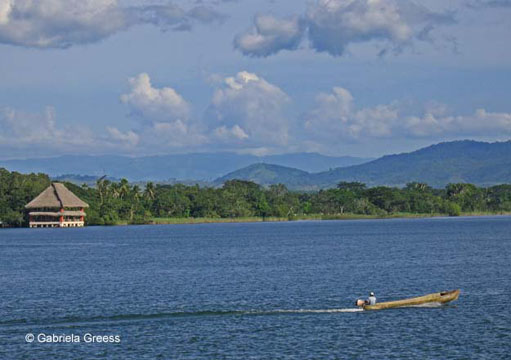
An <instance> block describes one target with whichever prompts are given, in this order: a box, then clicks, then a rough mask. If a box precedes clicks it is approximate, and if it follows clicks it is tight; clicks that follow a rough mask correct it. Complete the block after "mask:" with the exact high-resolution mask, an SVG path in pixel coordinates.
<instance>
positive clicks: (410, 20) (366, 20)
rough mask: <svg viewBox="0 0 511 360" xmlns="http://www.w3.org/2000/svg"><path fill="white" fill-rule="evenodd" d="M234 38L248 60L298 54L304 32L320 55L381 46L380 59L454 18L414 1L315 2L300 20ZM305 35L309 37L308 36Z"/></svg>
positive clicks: (273, 22) (266, 26) (266, 25)
mask: <svg viewBox="0 0 511 360" xmlns="http://www.w3.org/2000/svg"><path fill="white" fill-rule="evenodd" d="M258 19H259V18H257V17H256V21H255V26H254V28H253V29H252V30H251V31H250V32H248V33H245V34H242V35H238V36H237V37H236V38H235V47H236V48H238V49H239V50H240V51H242V53H244V54H246V55H250V56H268V55H271V54H276V53H277V52H279V51H280V50H283V49H295V48H296V47H297V45H298V43H299V42H300V40H301V38H302V34H304V32H305V33H306V34H307V35H308V38H309V42H310V45H311V47H312V48H313V49H314V50H316V51H318V52H326V53H329V54H331V55H333V56H341V55H343V54H344V53H345V51H346V48H347V47H348V46H349V45H351V44H355V43H363V42H370V41H378V42H380V43H381V45H382V49H381V53H382V54H383V53H385V52H386V51H387V50H388V49H392V50H394V51H396V52H399V51H401V50H402V49H403V48H404V47H405V46H408V45H410V44H412V43H413V42H414V41H416V40H422V41H430V40H431V36H430V34H431V32H432V30H433V29H434V28H435V27H437V26H438V25H444V24H450V23H453V22H454V18H453V15H452V14H451V13H436V12H433V11H431V10H429V9H427V8H426V7H424V6H422V5H420V4H416V3H414V2H413V1H410V0H317V1H316V2H315V3H313V4H311V5H310V6H309V8H308V9H307V11H306V13H305V15H304V16H303V17H302V18H301V20H298V19H294V20H293V21H290V20H278V19H276V18H274V17H272V16H266V17H261V19H267V20H266V22H263V23H262V25H261V24H259V23H258ZM305 29H306V31H305Z"/></svg>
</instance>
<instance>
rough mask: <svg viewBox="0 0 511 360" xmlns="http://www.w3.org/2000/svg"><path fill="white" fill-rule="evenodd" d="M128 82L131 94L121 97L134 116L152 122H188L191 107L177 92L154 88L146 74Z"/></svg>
mask: <svg viewBox="0 0 511 360" xmlns="http://www.w3.org/2000/svg"><path fill="white" fill-rule="evenodd" d="M128 81H129V84H130V86H131V92H130V93H129V94H124V95H121V101H122V102H123V103H125V104H127V105H129V106H130V108H131V110H132V111H133V113H134V114H136V115H138V116H140V117H142V118H144V119H146V120H149V121H151V122H154V121H160V122H165V121H167V122H172V121H176V120H181V121H186V120H188V118H189V116H190V105H189V104H188V102H187V101H186V100H185V99H184V98H183V97H182V96H181V95H180V94H178V93H177V92H176V90H174V89H172V88H170V87H163V88H161V89H158V88H154V87H153V86H152V84H151V78H150V77H149V75H148V74H146V73H141V74H139V75H137V76H136V77H133V78H130V79H129V80H128Z"/></svg>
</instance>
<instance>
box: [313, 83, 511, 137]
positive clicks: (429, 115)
mask: <svg viewBox="0 0 511 360" xmlns="http://www.w3.org/2000/svg"><path fill="white" fill-rule="evenodd" d="M303 120H304V127H305V130H306V131H307V132H308V134H310V135H311V137H312V138H315V139H316V140H322V141H334V140H336V139H344V140H347V141H358V140H361V139H368V138H382V137H396V138H399V137H415V138H428V137H429V138H434V137H445V136H447V137H460V136H469V137H479V136H500V135H503V134H504V135H508V134H511V114H509V113H490V112H487V111H486V110H484V109H479V110H476V111H475V113H474V114H472V115H457V116H454V115H448V114H447V110H446V107H445V106H444V105H442V104H437V105H436V106H432V107H429V108H428V109H427V110H426V111H425V112H424V113H423V114H422V115H409V114H407V111H406V110H405V109H404V108H403V107H401V106H400V105H399V104H398V103H392V104H384V105H378V106H374V107H367V108H361V109H357V108H356V107H355V103H354V98H353V96H352V94H351V93H350V92H349V91H348V90H346V89H344V88H340V87H336V88H334V89H333V90H332V92H331V93H321V94H319V95H318V96H317V98H316V106H315V107H314V109H312V110H311V111H309V112H307V113H306V114H304V116H303Z"/></svg>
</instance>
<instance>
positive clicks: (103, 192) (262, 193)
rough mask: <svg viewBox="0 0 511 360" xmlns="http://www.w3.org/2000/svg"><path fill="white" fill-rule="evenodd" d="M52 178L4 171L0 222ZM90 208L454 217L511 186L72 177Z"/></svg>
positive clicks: (488, 209)
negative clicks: (298, 186) (138, 181)
mask: <svg viewBox="0 0 511 360" xmlns="http://www.w3.org/2000/svg"><path fill="white" fill-rule="evenodd" d="M49 184H50V180H49V178H48V176H46V175H43V174H37V175H35V174H30V175H22V174H19V173H14V172H13V173H11V172H8V171H6V170H3V169H0V221H1V222H2V223H3V225H4V226H22V225H25V224H26V221H27V216H26V212H25V210H24V205H25V204H26V203H28V202H29V201H30V200H31V199H32V198H34V197H35V196H37V195H38V194H39V193H40V192H41V191H42V190H44V189H45V188H46V187H47V186H48V185H49ZM66 186H67V187H68V189H69V190H71V191H72V192H74V193H75V194H76V195H77V196H79V197H80V198H81V199H82V200H84V201H86V202H87V203H88V204H89V205H90V208H88V209H87V210H86V212H87V218H86V221H87V223H88V224H89V225H104V224H109V225H110V224H111V225H114V224H119V223H129V224H145V223H152V222H153V221H154V220H155V219H156V218H173V219H189V218H210V219H236V218H245V217H260V218H263V219H264V218H268V217H276V218H286V219H290V220H292V219H296V218H310V217H314V218H322V219H329V218H339V217H343V216H346V215H349V214H353V215H372V216H381V217H385V216H394V215H396V216H406V214H418V215H438V214H444V215H450V216H457V215H460V214H462V213H480V212H484V213H495V214H498V213H505V212H511V185H499V186H493V187H489V188H480V187H477V186H475V185H471V184H465V183H456V184H449V185H448V186H447V187H445V188H444V189H434V188H431V187H430V186H428V185H426V184H423V183H409V184H408V185H407V186H405V187H404V188H393V187H384V186H379V187H372V188H368V187H366V185H364V184H362V183H359V182H340V183H339V184H337V186H336V187H335V188H332V189H328V190H321V191H318V192H295V191H290V190H288V189H287V188H286V186H284V185H281V184H279V185H271V186H269V187H267V188H265V187H262V186H260V185H257V184H255V183H253V182H249V181H242V180H229V181H227V182H226V183H225V184H224V185H223V186H222V187H220V188H213V187H199V186H186V185H182V184H177V185H155V184H153V183H147V184H146V186H145V187H141V186H139V185H133V184H130V183H129V182H128V181H127V180H125V179H123V180H121V181H119V182H111V181H109V180H106V179H101V180H99V181H98V182H97V184H96V186H95V187H89V186H87V185H83V186H77V185H74V184H70V183H66Z"/></svg>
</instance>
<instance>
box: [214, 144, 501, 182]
mask: <svg viewBox="0 0 511 360" xmlns="http://www.w3.org/2000/svg"><path fill="white" fill-rule="evenodd" d="M295 170H296V169H289V168H282V167H277V168H270V167H268V166H267V165H264V166H263V164H257V165H253V166H252V167H249V168H245V169H241V170H239V171H235V172H232V173H230V174H228V175H227V176H226V177H223V178H220V179H218V181H221V180H222V179H224V178H227V179H233V178H238V179H249V177H247V175H250V180H252V181H255V182H258V183H260V184H265V185H266V184H271V183H279V182H281V183H283V184H286V185H287V186H289V187H290V188H292V189H320V188H329V187H334V186H336V184H337V183H339V182H340V181H360V182H363V183H365V184H367V185H369V186H378V185H388V186H404V185H406V184H407V183H409V182H413V181H418V182H424V183H427V184H429V185H431V186H434V187H444V186H445V185H447V184H448V183H455V182H468V183H473V184H477V185H480V186H491V185H496V184H502V183H511V141H507V142H496V143H485V142H477V141H469V140H465V141H454V142H446V143H440V144H437V145H432V146H429V147H426V148H423V149H420V150H417V151H414V152H410V153H403V154H397V155H389V156H383V157H381V158H379V159H377V160H374V161H371V162H368V163H365V164H361V165H355V166H348V167H340V168H337V169H333V170H329V171H324V172H319V173H314V174H310V173H309V174H304V173H296V171H295ZM269 171H270V172H272V176H271V177H269V176H268V175H267V173H268V172H269ZM258 174H263V175H264V176H261V177H260V178H259V177H258V176H257V175H258ZM295 174H296V175H295Z"/></svg>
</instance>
